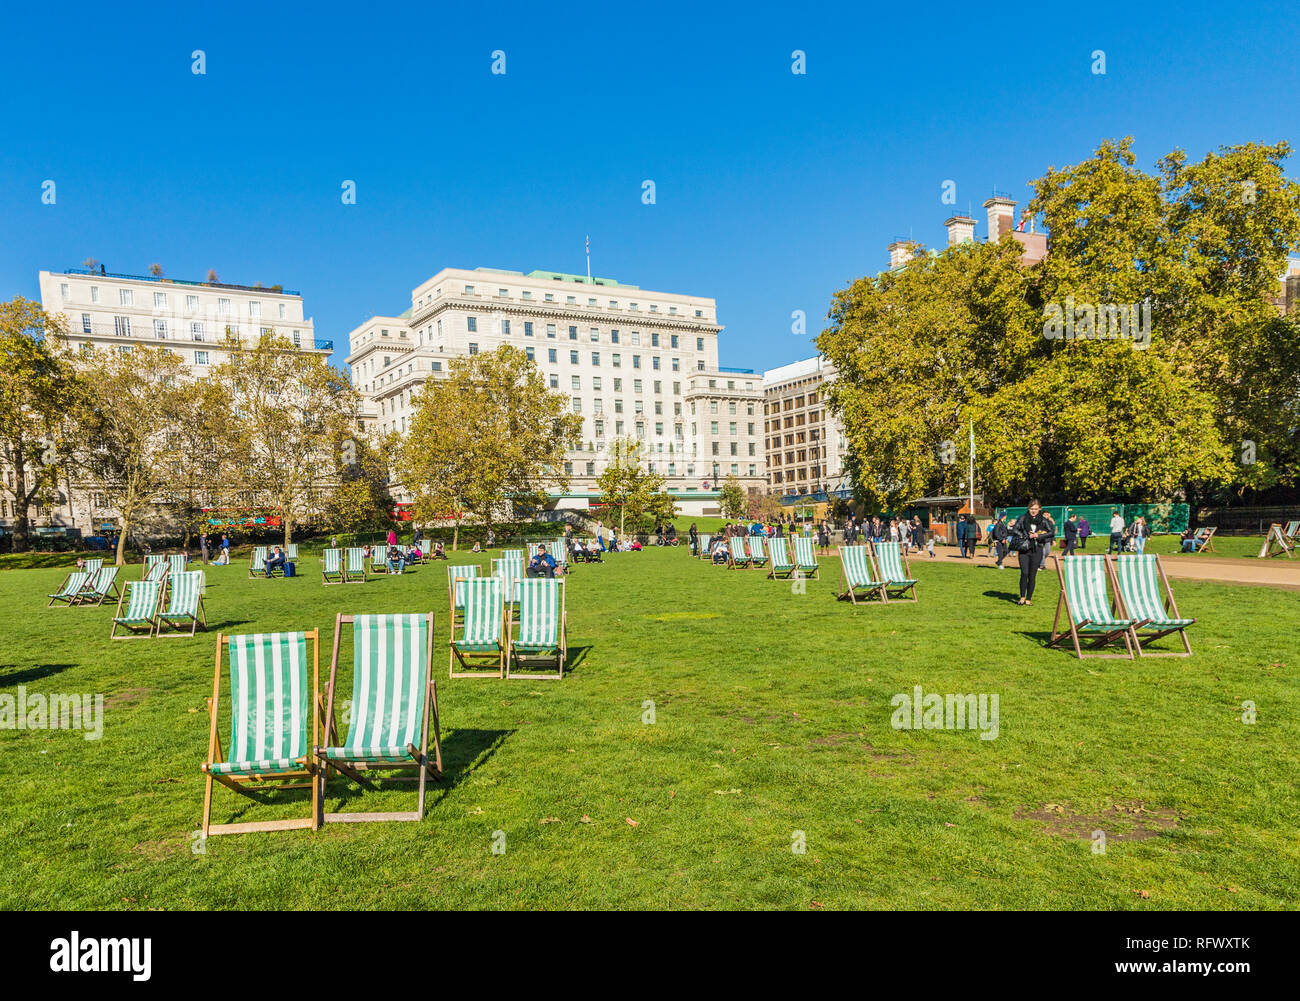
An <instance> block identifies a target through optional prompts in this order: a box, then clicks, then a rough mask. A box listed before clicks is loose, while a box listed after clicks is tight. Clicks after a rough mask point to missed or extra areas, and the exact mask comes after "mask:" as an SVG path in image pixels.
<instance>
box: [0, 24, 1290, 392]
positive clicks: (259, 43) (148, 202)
mask: <svg viewBox="0 0 1300 1001" xmlns="http://www.w3.org/2000/svg"><path fill="white" fill-rule="evenodd" d="M148 10H149V11H150V13H144V12H140V11H136V10H132V9H131V8H130V7H122V6H118V7H114V6H106V5H103V4H94V5H89V4H80V3H65V4H61V5H59V6H57V7H54V8H49V7H46V8H42V7H39V6H38V5H34V4H27V5H24V6H22V7H14V6H11V7H10V8H9V9H7V10H6V13H5V31H4V33H3V35H0V298H5V299H7V298H10V297H11V296H13V295H18V294H21V295H26V296H30V297H36V296H37V272H38V271H39V270H40V269H42V268H46V269H50V270H61V269H63V268H67V267H75V266H78V265H79V264H80V262H81V261H82V260H84V259H85V258H86V257H88V256H92V257H95V258H97V259H98V260H100V261H102V262H104V264H105V265H106V266H107V268H108V270H110V271H120V272H127V273H133V274H143V273H145V272H146V269H147V268H148V266H149V264H150V263H152V262H154V261H158V262H161V263H162V264H163V266H164V267H165V269H166V273H167V274H168V275H169V276H171V277H174V278H202V277H203V276H204V275H206V273H207V270H208V269H209V268H215V269H216V271H217V272H218V274H219V275H220V277H221V278H222V279H223V280H225V281H231V282H239V283H246V284H252V283H253V282H256V281H262V282H264V283H266V284H268V285H269V284H274V283H277V282H278V283H280V284H283V285H285V286H286V287H289V288H294V289H298V290H300V291H302V292H303V294H304V296H305V299H306V307H307V311H308V313H309V315H312V316H313V317H314V318H315V321H316V331H317V336H318V338H321V339H332V340H334V342H335V345H336V348H337V347H339V346H340V345H343V344H344V335H345V334H346V333H347V331H348V330H350V329H352V327H354V326H355V325H356V324H358V323H359V322H361V321H362V320H363V319H364V318H365V317H367V316H370V315H372V314H374V313H391V312H397V311H400V310H402V309H404V308H406V307H407V306H409V305H410V290H411V288H412V287H414V286H415V285H416V284H417V283H419V282H420V281H422V280H423V279H425V278H427V277H428V276H429V275H430V274H432V273H433V272H435V271H436V270H438V269H439V268H441V267H444V266H457V267H477V266H486V267H499V268H509V269H514V270H521V271H529V270H533V269H553V270H561V271H571V272H582V271H584V270H585V258H584V256H583V241H584V238H585V237H586V236H587V235H588V234H590V236H591V244H592V270H593V273H594V274H597V275H602V276H608V277H613V278H617V279H618V280H620V281H624V282H630V283H633V284H637V285H640V286H642V287H643V288H649V289H655V290H661V291H670V292H683V293H691V294H698V295H709V296H713V297H715V298H716V299H717V300H718V315H719V318H720V320H721V322H722V323H723V324H724V325H725V326H726V330H725V331H724V333H723V335H722V339H721V344H720V356H721V361H722V364H724V365H736V366H749V367H754V368H758V369H762V368H770V367H773V366H776V365H779V364H784V363H786V362H789V361H793V360H795V359H797V358H800V357H805V356H808V355H810V354H812V353H813V348H812V344H811V339H812V337H813V336H815V334H816V332H817V331H819V330H820V329H821V327H822V325H823V317H824V315H825V312H826V309H827V306H828V304H829V301H830V297H831V295H832V293H833V292H834V290H835V289H837V288H840V287H842V286H843V285H845V284H846V283H847V282H849V281H851V280H853V279H854V278H855V277H858V276H860V275H863V274H866V273H871V272H874V271H877V270H880V269H881V268H882V267H884V266H885V265H886V263H887V255H886V251H885V247H886V245H887V244H888V243H889V242H890V241H891V240H892V239H893V238H895V237H896V236H906V235H909V234H910V235H912V236H914V237H915V238H917V239H919V240H921V241H923V242H926V243H928V244H931V245H935V244H941V243H942V242H943V240H944V230H943V226H942V223H943V220H944V218H945V217H946V216H947V215H948V214H950V213H951V207H950V206H947V205H944V204H942V203H941V201H940V195H941V190H942V185H943V182H944V181H945V180H953V181H955V182H956V185H957V199H958V208H961V209H963V210H964V209H965V208H966V207H967V205H968V204H969V205H971V206H973V208H974V215H975V217H976V219H978V220H979V223H980V224H979V226H978V227H977V230H976V233H977V235H978V236H983V235H984V232H985V227H984V212H983V210H982V209H981V208H980V203H981V202H982V201H983V200H984V199H985V198H986V197H987V196H988V194H989V193H990V191H991V190H992V189H993V188H995V187H996V188H997V189H999V190H1005V191H1008V192H1010V193H1011V194H1012V196H1013V197H1015V198H1017V199H1019V200H1020V201H1021V202H1022V203H1023V202H1024V201H1025V200H1027V194H1028V189H1027V182H1028V181H1029V180H1031V179H1032V178H1034V177H1037V176H1039V175H1040V174H1041V173H1042V172H1043V171H1044V170H1045V169H1046V168H1047V167H1048V166H1049V165H1057V166H1060V165H1064V164H1066V163H1071V162H1074V161H1077V160H1079V159H1081V158H1084V157H1086V156H1087V155H1088V154H1089V153H1090V151H1091V150H1092V149H1093V148H1095V146H1096V144H1097V143H1098V141H1100V140H1101V139H1103V138H1105V137H1111V136H1122V135H1126V134H1131V135H1133V136H1135V137H1136V145H1135V149H1136V151H1137V153H1138V155H1139V157H1140V160H1141V163H1142V165H1143V166H1144V167H1145V168H1147V169H1151V167H1152V166H1153V164H1154V161H1155V160H1156V158H1157V157H1159V156H1160V155H1161V154H1163V153H1165V152H1167V151H1168V150H1170V149H1172V148H1175V147H1182V148H1184V149H1186V150H1187V151H1188V152H1189V154H1190V155H1191V156H1192V157H1194V158H1199V157H1200V156H1202V155H1203V154H1204V153H1205V152H1206V151H1208V150H1211V149H1214V148H1216V147H1217V146H1219V145H1222V144H1233V143H1239V142H1246V141H1266V142H1274V141H1277V140H1279V139H1288V140H1292V141H1294V140H1296V139H1297V135H1296V131H1297V130H1296V125H1297V122H1300V113H1298V112H1297V110H1296V109H1297V105H1296V95H1297V91H1298V88H1297V84H1298V83H1300V69H1298V68H1297V67H1298V66H1300V62H1298V61H1297V58H1296V53H1297V51H1300V46H1298V45H1297V42H1300V14H1298V13H1297V11H1296V8H1295V7H1294V5H1285V4H1282V3H1275V4H1234V5H1222V4H1205V3H1182V4H1159V5H1151V6H1149V7H1148V6H1146V5H1137V4H1097V5H1090V6H1089V8H1088V9H1087V10H1084V11H1077V10H1070V9H1068V7H1067V6H1066V5H1024V6H1020V7H1007V8H1004V9H1003V10H1002V12H1001V13H997V14H995V13H992V12H991V11H992V6H991V5H987V4H980V5H971V8H970V9H967V8H963V7H957V6H954V7H944V6H942V5H935V4H892V5H889V6H888V7H885V8H876V7H871V6H868V5H865V4H842V5H823V4H816V3H804V4H788V3H786V4H773V5H764V4H757V3H746V4H739V3H737V4H722V5H719V4H683V5H675V4H660V5H654V4H647V5H619V4H581V3H564V4H552V5H545V4H536V3H530V4H516V3H510V2H506V3H493V4H482V5H467V4H466V5H447V4H436V5H435V4H422V5H419V6H416V7H412V9H410V10H409V11H407V12H399V10H398V8H397V7H396V6H393V7H389V6H387V5H374V6H373V7H364V6H358V5H331V4H328V3H325V4H313V5H310V6H298V5H284V6H276V5H273V4H263V5H220V6H217V5H213V6H204V7H200V6H198V5H191V4H182V5H166V6H163V5H157V6H153V7H150V8H148ZM195 49H202V50H204V52H205V53H206V60H207V73H206V74H205V75H202V76H197V75H195V74H193V73H192V72H191V69H190V67H191V58H190V54H191V52H192V51H193V50H195ZM498 49H499V50H503V51H504V52H505V53H506V73H505V74H504V75H493V74H492V73H491V72H490V70H491V64H492V53H493V51H494V50H498ZM795 49H801V50H803V51H804V52H805V53H806V66H807V73H806V74H805V75H795V74H793V73H791V53H792V52H793V51H794V50H795ZM1096 49H1101V50H1104V52H1105V54H1106V73H1105V75H1096V74H1094V73H1093V72H1092V69H1091V67H1092V52H1093V51H1094V50H1096ZM1289 172H1290V173H1291V175H1292V176H1296V175H1297V174H1298V173H1300V171H1298V170H1297V168H1296V163H1295V161H1294V160H1293V161H1292V162H1291V164H1290V168H1289ZM46 179H52V180H54V181H55V182H56V184H57V203H56V204H55V205H53V206H50V205H43V204H42V203H41V184H42V182H43V181H44V180H46ZM345 179H348V180H354V181H356V184H357V204H356V205H352V206H345V205H343V204H342V203H341V200H340V197H339V196H340V184H341V183H342V181H343V180H345ZM646 179H650V180H653V181H654V182H655V186H656V203H655V204H653V205H645V204H643V203H642V200H641V191H642V182H643V181H644V180H646ZM796 309H802V310H804V311H805V312H806V314H807V316H808V331H809V332H808V334H807V335H806V336H804V337H799V336H796V335H795V334H793V333H792V332H791V329H790V326H791V320H790V315H791V312H792V311H793V310H796ZM344 353H345V352H343V351H336V355H335V358H336V361H338V362H340V363H341V361H342V358H343V355H344Z"/></svg>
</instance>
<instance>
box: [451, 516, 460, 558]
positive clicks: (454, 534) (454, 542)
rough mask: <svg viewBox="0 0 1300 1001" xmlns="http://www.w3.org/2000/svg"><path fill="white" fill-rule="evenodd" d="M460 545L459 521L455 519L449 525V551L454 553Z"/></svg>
mask: <svg viewBox="0 0 1300 1001" xmlns="http://www.w3.org/2000/svg"><path fill="white" fill-rule="evenodd" d="M459 545H460V522H459V521H456V522H453V523H452V526H451V551H452V552H453V553H454V552H455V551H456V549H457V547H458V546H459Z"/></svg>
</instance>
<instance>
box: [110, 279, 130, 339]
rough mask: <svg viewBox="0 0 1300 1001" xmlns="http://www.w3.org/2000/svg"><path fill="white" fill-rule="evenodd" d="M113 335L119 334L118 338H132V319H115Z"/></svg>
mask: <svg viewBox="0 0 1300 1001" xmlns="http://www.w3.org/2000/svg"><path fill="white" fill-rule="evenodd" d="M126 291H129V290H126ZM113 333H115V334H117V336H118V337H130V336H131V318H130V317H129V316H115V317H113Z"/></svg>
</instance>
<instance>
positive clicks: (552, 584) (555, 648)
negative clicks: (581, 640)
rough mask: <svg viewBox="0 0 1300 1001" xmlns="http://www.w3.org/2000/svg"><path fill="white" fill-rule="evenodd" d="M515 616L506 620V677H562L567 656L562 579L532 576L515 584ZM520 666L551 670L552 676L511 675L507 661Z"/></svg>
mask: <svg viewBox="0 0 1300 1001" xmlns="http://www.w3.org/2000/svg"><path fill="white" fill-rule="evenodd" d="M518 587H519V615H518V618H516V617H515V616H514V615H513V614H512V615H511V617H510V624H509V627H508V629H507V635H508V636H509V638H510V649H509V651H508V653H507V655H506V677H507V678H510V677H520V678H524V677H527V678H547V679H550V680H560V679H563V677H564V661H565V658H566V657H567V655H568V639H567V623H566V613H565V609H564V579H563V578H555V577H534V578H531V579H526V580H521V581H519V585H518ZM512 661H513V662H514V667H515V668H516V669H518V668H520V667H531V666H533V665H537V666H539V667H543V666H545V667H554V668H555V674H553V675H551V674H542V675H537V674H519V673H516V674H513V675H512V674H511V673H510V667H511V662H512Z"/></svg>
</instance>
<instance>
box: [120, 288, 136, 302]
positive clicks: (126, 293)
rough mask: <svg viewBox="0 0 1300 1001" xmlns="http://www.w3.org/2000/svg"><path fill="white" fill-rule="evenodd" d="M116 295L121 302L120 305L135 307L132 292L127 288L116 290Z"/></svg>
mask: <svg viewBox="0 0 1300 1001" xmlns="http://www.w3.org/2000/svg"><path fill="white" fill-rule="evenodd" d="M117 295H118V298H119V299H120V300H121V305H123V306H134V305H135V293H134V292H132V291H131V290H130V289H129V288H120V289H118V290H117Z"/></svg>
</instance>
